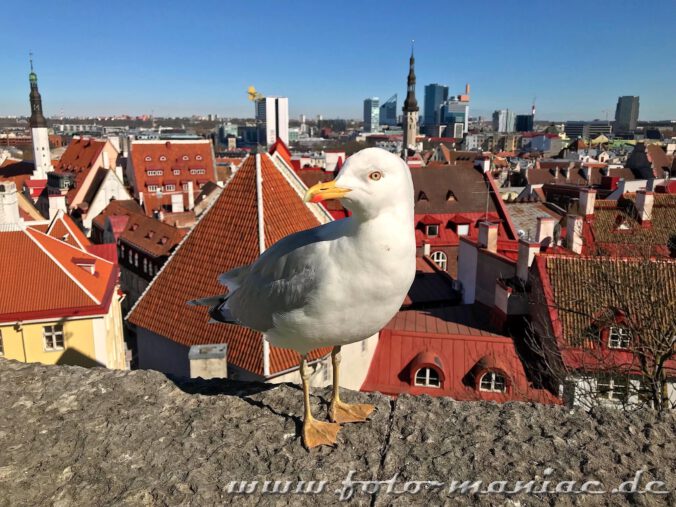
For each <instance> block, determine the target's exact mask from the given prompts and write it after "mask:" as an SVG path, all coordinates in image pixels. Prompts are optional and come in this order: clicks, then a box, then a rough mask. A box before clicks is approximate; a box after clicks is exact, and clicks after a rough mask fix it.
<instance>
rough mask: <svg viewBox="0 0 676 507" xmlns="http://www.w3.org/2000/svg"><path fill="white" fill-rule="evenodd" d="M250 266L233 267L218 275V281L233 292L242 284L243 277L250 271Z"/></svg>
mask: <svg viewBox="0 0 676 507" xmlns="http://www.w3.org/2000/svg"><path fill="white" fill-rule="evenodd" d="M249 268H250V266H241V267H239V268H235V269H231V270H230V271H227V272H225V273H223V274H221V275H219V277H218V282H219V283H220V284H221V285H224V286H225V287H227V288H228V291H230V293H231V294H232V293H233V292H235V291H236V290H237V289H238V288H239V286H240V285H241V284H242V278H244V277H245V276H246V275H247V274H248V273H249Z"/></svg>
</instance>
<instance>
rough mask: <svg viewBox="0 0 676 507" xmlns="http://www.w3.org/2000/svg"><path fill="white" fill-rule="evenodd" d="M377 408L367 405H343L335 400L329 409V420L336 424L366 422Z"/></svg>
mask: <svg viewBox="0 0 676 507" xmlns="http://www.w3.org/2000/svg"><path fill="white" fill-rule="evenodd" d="M374 409H375V407H374V406H373V405H368V404H366V403H354V404H349V403H343V402H342V401H340V400H334V401H333V402H332V403H331V407H330V408H329V419H330V420H331V421H333V422H335V423H352V422H364V421H366V420H368V416H369V415H371V412H373V410H374Z"/></svg>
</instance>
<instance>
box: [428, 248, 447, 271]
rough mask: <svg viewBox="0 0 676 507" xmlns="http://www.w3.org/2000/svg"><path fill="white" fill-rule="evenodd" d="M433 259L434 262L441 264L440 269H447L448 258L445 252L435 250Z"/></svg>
mask: <svg viewBox="0 0 676 507" xmlns="http://www.w3.org/2000/svg"><path fill="white" fill-rule="evenodd" d="M432 260H433V261H434V264H436V265H437V266H439V269H443V270H444V271H446V265H447V260H448V258H447V257H446V254H445V253H444V252H433V253H432Z"/></svg>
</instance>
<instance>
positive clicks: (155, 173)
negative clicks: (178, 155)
mask: <svg viewBox="0 0 676 507" xmlns="http://www.w3.org/2000/svg"><path fill="white" fill-rule="evenodd" d="M146 174H147V175H148V176H164V171H159V170H156V169H153V170H151V171H146Z"/></svg>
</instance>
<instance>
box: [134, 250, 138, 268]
mask: <svg viewBox="0 0 676 507" xmlns="http://www.w3.org/2000/svg"><path fill="white" fill-rule="evenodd" d="M134 266H136V267H137V268H138V253H134Z"/></svg>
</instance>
